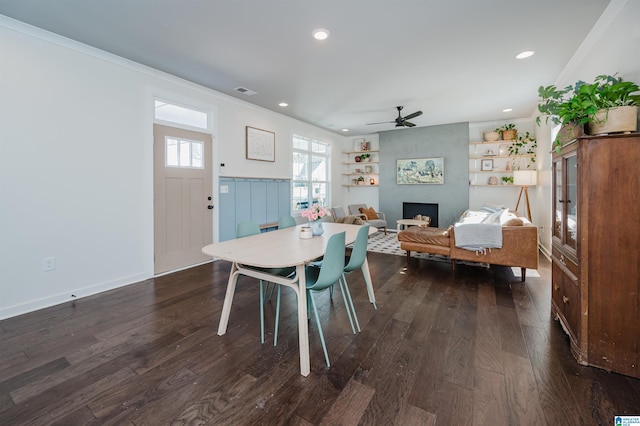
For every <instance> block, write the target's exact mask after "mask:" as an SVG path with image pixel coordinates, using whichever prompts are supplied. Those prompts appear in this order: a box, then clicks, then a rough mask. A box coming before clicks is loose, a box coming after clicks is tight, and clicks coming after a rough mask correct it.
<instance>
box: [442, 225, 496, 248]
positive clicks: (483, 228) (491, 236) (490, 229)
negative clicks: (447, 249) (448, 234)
mask: <svg viewBox="0 0 640 426" xmlns="http://www.w3.org/2000/svg"><path fill="white" fill-rule="evenodd" d="M454 230H455V233H456V247H459V248H462V249H465V250H471V251H481V252H483V253H484V252H486V250H487V249H492V248H502V225H500V224H499V223H456V224H455V225H454Z"/></svg>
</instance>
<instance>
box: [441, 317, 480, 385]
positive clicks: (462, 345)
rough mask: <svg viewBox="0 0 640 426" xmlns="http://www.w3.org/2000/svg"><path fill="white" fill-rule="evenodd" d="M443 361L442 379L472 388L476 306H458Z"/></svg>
mask: <svg viewBox="0 0 640 426" xmlns="http://www.w3.org/2000/svg"><path fill="white" fill-rule="evenodd" d="M453 327H454V328H453V331H452V333H451V339H450V345H449V351H448V352H447V359H446V361H445V365H444V368H445V371H444V379H445V380H446V381H448V382H451V383H454V384H456V385H460V386H464V387H466V388H468V389H473V376H474V373H475V347H476V343H475V340H476V328H477V307H476V306H475V305H469V304H464V305H460V306H459V307H458V312H457V314H456V318H455V323H454V326H453Z"/></svg>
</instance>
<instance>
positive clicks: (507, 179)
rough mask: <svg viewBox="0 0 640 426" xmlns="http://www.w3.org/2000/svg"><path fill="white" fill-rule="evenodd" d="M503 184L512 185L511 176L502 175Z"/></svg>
mask: <svg viewBox="0 0 640 426" xmlns="http://www.w3.org/2000/svg"><path fill="white" fill-rule="evenodd" d="M501 179H502V184H503V185H513V176H502V178H501Z"/></svg>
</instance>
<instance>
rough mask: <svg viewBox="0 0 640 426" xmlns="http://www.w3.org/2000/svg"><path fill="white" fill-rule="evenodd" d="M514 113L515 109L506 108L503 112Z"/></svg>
mask: <svg viewBox="0 0 640 426" xmlns="http://www.w3.org/2000/svg"><path fill="white" fill-rule="evenodd" d="M511 111H513V108H505V109H503V110H502V112H511Z"/></svg>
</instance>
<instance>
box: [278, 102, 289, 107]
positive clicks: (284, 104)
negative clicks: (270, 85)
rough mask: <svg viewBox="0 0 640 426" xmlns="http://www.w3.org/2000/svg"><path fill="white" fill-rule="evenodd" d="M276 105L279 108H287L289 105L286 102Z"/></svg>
mask: <svg viewBox="0 0 640 426" xmlns="http://www.w3.org/2000/svg"><path fill="white" fill-rule="evenodd" d="M278 105H280V106H281V107H286V106H289V104H288V103H286V102H280V103H279V104H278Z"/></svg>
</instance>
